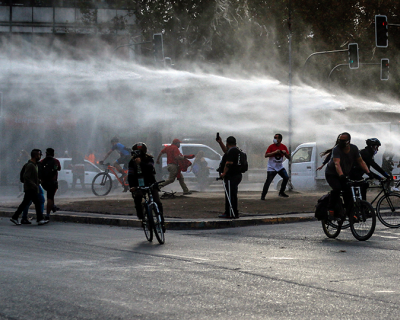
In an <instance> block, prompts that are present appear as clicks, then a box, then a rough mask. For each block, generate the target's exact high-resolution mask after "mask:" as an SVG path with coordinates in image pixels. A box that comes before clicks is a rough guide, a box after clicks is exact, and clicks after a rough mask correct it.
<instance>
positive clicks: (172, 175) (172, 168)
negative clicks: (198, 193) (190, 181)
mask: <svg viewBox="0 0 400 320" xmlns="http://www.w3.org/2000/svg"><path fill="white" fill-rule="evenodd" d="M167 169H168V172H169V177H168V179H167V180H165V181H164V182H163V183H160V184H159V186H160V187H161V188H163V187H165V186H167V185H169V184H171V183H172V182H174V181H175V179H177V177H176V176H177V175H178V172H179V169H178V165H176V164H173V163H170V164H169V165H168V166H167ZM178 181H179V184H180V185H181V187H182V190H183V192H189V189H188V187H187V186H186V183H185V179H184V178H183V175H182V173H181V177H180V178H179V179H178Z"/></svg>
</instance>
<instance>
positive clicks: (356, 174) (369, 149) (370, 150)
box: [349, 138, 390, 200]
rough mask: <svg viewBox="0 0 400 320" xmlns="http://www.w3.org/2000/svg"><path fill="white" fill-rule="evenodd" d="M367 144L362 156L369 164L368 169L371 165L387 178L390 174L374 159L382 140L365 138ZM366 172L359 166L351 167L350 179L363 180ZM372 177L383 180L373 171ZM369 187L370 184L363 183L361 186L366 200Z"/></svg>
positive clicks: (361, 152)
mask: <svg viewBox="0 0 400 320" xmlns="http://www.w3.org/2000/svg"><path fill="white" fill-rule="evenodd" d="M365 142H366V144H367V146H366V147H365V148H364V149H362V150H361V151H360V154H361V157H362V158H363V160H364V162H365V164H366V165H367V167H368V169H370V168H371V167H372V168H373V169H375V170H376V171H378V172H379V173H380V174H381V175H383V176H384V177H385V178H389V177H390V176H389V174H388V173H386V172H385V170H383V169H382V168H381V167H380V166H379V165H378V164H377V163H376V162H375V160H374V156H375V155H376V153H377V152H378V149H379V147H380V146H381V142H380V141H379V140H378V139H377V138H370V139H367V140H365ZM363 174H364V171H363V170H362V169H361V168H360V167H359V166H358V165H355V166H353V168H352V169H351V172H350V175H349V177H350V179H352V180H361V179H362V176H363ZM371 177H373V178H375V179H378V180H382V177H381V176H379V175H377V174H375V173H373V172H371ZM367 189H368V184H367V183H366V184H363V185H362V186H361V195H362V198H363V199H364V200H365V199H366V197H367Z"/></svg>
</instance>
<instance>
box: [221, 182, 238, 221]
mask: <svg viewBox="0 0 400 320" xmlns="http://www.w3.org/2000/svg"><path fill="white" fill-rule="evenodd" d="M241 181H242V174H237V175H234V176H231V177H227V178H225V179H224V184H225V189H226V192H225V214H226V215H227V216H230V212H231V211H230V208H231V205H232V209H233V213H234V214H235V218H239V210H238V196H237V194H238V188H239V184H240V182H241ZM228 195H229V196H230V197H229V199H228ZM229 201H230V204H229Z"/></svg>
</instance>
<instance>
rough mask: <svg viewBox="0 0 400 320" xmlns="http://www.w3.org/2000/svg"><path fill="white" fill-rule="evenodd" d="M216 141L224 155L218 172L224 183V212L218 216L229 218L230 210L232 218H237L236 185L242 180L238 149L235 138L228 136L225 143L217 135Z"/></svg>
mask: <svg viewBox="0 0 400 320" xmlns="http://www.w3.org/2000/svg"><path fill="white" fill-rule="evenodd" d="M216 141H217V142H218V143H219V145H220V147H221V149H222V151H223V152H224V155H223V157H222V160H221V163H220V166H219V170H218V171H219V173H220V177H221V178H222V179H223V183H224V185H225V212H224V214H222V215H220V216H219V217H220V218H228V219H229V218H231V210H232V211H233V217H232V218H234V219H238V218H239V210H238V195H237V194H238V187H239V184H240V182H241V181H242V173H241V171H240V168H239V165H238V163H239V154H240V151H239V149H238V148H237V147H236V139H235V137H233V136H230V137H228V138H227V139H226V145H225V144H224V143H223V142H222V138H221V137H220V136H219V135H218V136H217V138H216Z"/></svg>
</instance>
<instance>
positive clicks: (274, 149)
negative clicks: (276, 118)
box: [261, 133, 290, 200]
mask: <svg viewBox="0 0 400 320" xmlns="http://www.w3.org/2000/svg"><path fill="white" fill-rule="evenodd" d="M273 142H274V143H273V144H271V145H270V146H269V147H268V149H267V151H266V152H265V158H269V159H268V167H267V179H266V180H265V183H264V187H263V190H262V193H261V200H265V196H266V195H267V193H268V189H269V186H270V184H271V182H272V180H274V178H275V176H276V175H277V174H279V175H280V176H281V177H282V179H283V180H282V185H281V189H280V190H279V196H280V197H284V198H287V197H289V196H288V195H287V194H286V193H285V189H286V185H287V183H288V181H289V176H288V174H287V172H286V169H285V168H284V167H283V165H282V163H283V160H284V158H287V159H290V154H289V150H288V149H287V147H286V146H285V145H284V144H283V143H282V135H281V134H280V133H277V134H275V135H274V140H273Z"/></svg>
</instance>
